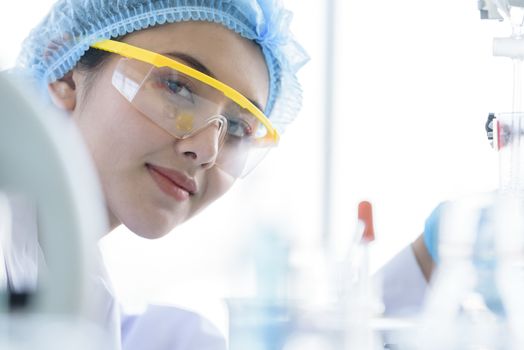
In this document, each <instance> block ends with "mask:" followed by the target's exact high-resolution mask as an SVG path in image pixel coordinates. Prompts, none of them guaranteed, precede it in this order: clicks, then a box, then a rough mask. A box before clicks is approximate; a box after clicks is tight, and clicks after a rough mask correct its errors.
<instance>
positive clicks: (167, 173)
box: [146, 164, 197, 201]
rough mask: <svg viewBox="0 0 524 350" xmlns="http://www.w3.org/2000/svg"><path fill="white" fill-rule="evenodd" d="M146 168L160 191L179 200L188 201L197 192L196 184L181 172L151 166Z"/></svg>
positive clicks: (147, 165)
mask: <svg viewBox="0 0 524 350" xmlns="http://www.w3.org/2000/svg"><path fill="white" fill-rule="evenodd" d="M146 167H147V169H148V170H149V173H150V174H151V176H152V177H153V179H154V180H155V182H156V183H157V185H158V186H159V187H160V189H161V190H162V191H164V192H165V193H166V194H168V195H170V196H172V197H175V199H177V200H180V201H182V200H186V199H188V198H189V196H192V195H194V194H195V193H196V192H197V185H196V182H195V181H194V180H193V179H191V178H190V177H188V176H186V175H184V174H183V173H181V172H179V171H176V170H173V169H168V168H163V167H160V166H156V165H151V164H146Z"/></svg>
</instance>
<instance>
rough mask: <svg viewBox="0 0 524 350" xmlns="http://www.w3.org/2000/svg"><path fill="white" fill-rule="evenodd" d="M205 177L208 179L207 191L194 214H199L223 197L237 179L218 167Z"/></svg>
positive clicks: (206, 181)
mask: <svg viewBox="0 0 524 350" xmlns="http://www.w3.org/2000/svg"><path fill="white" fill-rule="evenodd" d="M204 176H205V177H206V179H205V183H206V187H205V191H203V194H202V197H201V198H200V199H199V201H198V205H197V207H195V208H194V209H195V210H194V213H198V212H199V211H200V210H202V209H204V208H205V207H207V206H208V205H209V204H211V203H213V202H214V201H215V200H217V199H218V198H220V197H222V196H223V195H224V194H225V193H226V192H227V191H229V189H230V188H231V187H232V186H233V184H234V183H235V179H233V178H232V177H231V176H229V175H226V174H225V173H223V172H222V171H221V170H219V169H217V168H216V167H214V168H212V169H210V170H208V171H207V172H206V173H205V174H204Z"/></svg>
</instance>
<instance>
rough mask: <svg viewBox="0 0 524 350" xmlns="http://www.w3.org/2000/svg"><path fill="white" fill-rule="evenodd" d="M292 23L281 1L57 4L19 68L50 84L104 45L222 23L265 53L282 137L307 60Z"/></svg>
mask: <svg viewBox="0 0 524 350" xmlns="http://www.w3.org/2000/svg"><path fill="white" fill-rule="evenodd" d="M291 17H292V16H291V13H290V12H289V11H287V10H286V9H284V8H283V7H282V5H281V3H280V1H278V0H58V1H57V2H56V3H55V5H54V6H53V8H52V9H51V11H50V13H49V14H48V15H47V16H46V17H45V18H44V20H43V21H42V22H41V23H40V24H39V25H38V26H37V27H36V28H34V29H33V30H32V32H31V33H30V34H29V36H28V37H27V39H26V40H25V41H24V43H23V47H22V51H21V53H20V56H19V58H18V63H17V65H18V68H21V69H22V70H23V71H25V72H29V74H30V75H31V76H32V77H33V78H36V79H37V80H38V81H39V82H41V83H50V82H53V81H56V80H57V79H60V78H61V77H63V76H64V75H65V74H66V73H68V72H69V71H70V70H71V69H73V68H74V67H75V65H76V64H77V63H78V61H79V60H80V58H81V57H82V55H83V54H84V53H85V52H86V51H87V50H88V49H89V46H90V45H91V44H93V43H95V42H98V41H100V40H103V39H109V38H115V37H119V36H123V35H126V34H128V33H131V32H134V31H137V30H141V29H145V28H148V27H152V26H155V25H161V24H165V23H175V22H183V21H208V22H215V23H219V24H222V25H224V26H225V27H227V28H229V29H230V30H233V31H235V32H236V33H238V34H240V35H241V36H242V37H244V38H247V39H249V40H253V41H255V42H256V43H258V44H259V45H260V47H261V48H262V52H263V55H264V58H265V60H266V64H267V67H268V71H269V97H268V101H267V105H266V110H265V112H266V115H268V116H269V117H270V119H271V121H272V123H273V125H274V126H275V128H276V129H277V130H278V131H279V132H283V131H284V129H285V127H286V126H287V125H288V124H289V123H290V122H291V121H292V120H293V119H294V118H295V117H296V115H297V114H298V111H299V109H300V107H301V104H302V91H301V88H300V85H299V83H298V80H297V77H296V72H297V71H298V70H299V68H300V67H301V66H302V65H303V64H304V63H306V62H307V60H308V56H307V54H306V53H305V51H304V50H303V48H302V47H301V46H300V45H299V44H298V43H297V42H296V41H295V40H294V38H293V36H292V34H291V33H290V30H289V23H290V20H291Z"/></svg>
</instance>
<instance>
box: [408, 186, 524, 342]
mask: <svg viewBox="0 0 524 350" xmlns="http://www.w3.org/2000/svg"><path fill="white" fill-rule="evenodd" d="M523 212H524V207H523V205H522V201H521V200H520V199H519V198H518V197H515V196H511V195H505V194H500V193H487V194H479V195H472V196H467V197H464V198H460V199H458V200H453V201H449V202H446V203H444V204H443V205H442V207H441V215H440V222H439V238H440V239H439V259H440V261H439V266H438V269H437V271H436V274H435V277H434V278H433V280H432V287H431V291H430V293H429V296H428V300H427V303H426V305H425V308H424V311H423V314H422V318H421V324H420V329H419V331H418V332H416V334H417V335H418V336H417V337H416V342H415V343H416V345H413V344H412V346H413V348H416V349H450V350H452V349H457V350H458V349H461V350H467V349H497V350H509V349H512V350H513V349H515V350H516V349H522V348H523V346H524V343H523V342H522V340H523V339H522V335H521V334H520V333H521V332H520V330H521V329H522V328H521V327H522V325H523V320H524V314H523V312H522V311H524V303H523V302H522V300H521V298H519V297H517V296H518V295H522V294H523V293H524V275H523V270H522V267H523V266H524V265H523V263H524V235H523V232H524V216H523V215H522V213H523Z"/></svg>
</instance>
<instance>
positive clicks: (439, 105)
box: [0, 0, 512, 330]
mask: <svg viewBox="0 0 524 350" xmlns="http://www.w3.org/2000/svg"><path fill="white" fill-rule="evenodd" d="M52 2H53V1H50V0H33V1H25V2H12V3H10V7H9V10H8V11H7V10H5V11H1V12H0V43H1V45H0V69H2V70H3V69H8V68H9V67H11V66H12V65H13V63H14V61H15V59H16V56H17V53H18V51H19V48H20V45H21V42H22V40H23V38H24V37H25V36H26V35H27V34H28V33H29V31H30V29H31V28H32V27H33V26H34V25H35V24H36V23H37V22H38V21H39V20H40V19H41V18H42V17H43V15H44V13H46V12H47V10H48V9H49V8H50V6H51V4H52ZM285 3H286V4H287V6H288V8H289V9H290V10H292V12H293V13H294V19H293V22H292V28H293V31H294V33H295V36H296V37H297V39H298V40H299V42H301V43H302V44H303V46H304V47H305V49H306V50H307V51H308V53H309V55H310V56H311V61H310V62H309V63H308V64H307V65H306V66H305V67H304V68H303V70H302V71H301V73H300V79H301V82H302V85H303V90H304V104H303V109H302V112H301V114H300V115H299V117H298V119H297V120H296V122H294V123H293V124H292V125H291V126H290V127H289V128H288V130H287V131H286V133H285V134H284V135H283V136H282V139H281V143H280V145H279V147H278V148H277V149H275V150H273V151H271V153H270V154H269V155H268V156H267V158H266V159H265V161H264V162H263V163H262V164H261V165H260V166H259V167H258V168H257V169H256V170H255V171H254V172H253V173H252V174H251V175H250V176H249V177H248V178H246V179H244V180H239V181H238V182H237V184H236V186H235V187H234V188H233V189H232V190H231V191H230V192H229V193H228V194H226V195H225V196H224V197H223V198H221V199H220V200H219V201H218V202H217V204H216V205H212V206H211V207H209V208H208V209H207V210H206V211H204V212H203V213H201V214H200V215H199V216H197V217H196V218H194V219H192V220H191V221H189V222H187V223H185V224H184V225H182V226H180V227H178V228H176V229H175V230H174V232H172V233H171V234H169V235H168V236H166V237H165V238H162V239H159V240H155V241H149V240H145V239H142V238H138V237H136V236H134V235H133V234H131V233H129V232H127V231H126V229H125V228H119V229H117V230H115V231H114V232H112V233H111V234H109V235H107V236H106V237H105V238H103V239H102V241H101V242H100V246H101V248H102V251H103V254H104V258H105V260H106V263H107V266H108V268H109V272H110V275H111V277H112V279H113V283H114V286H115V289H116V291H117V294H118V295H119V296H120V298H121V299H122V301H123V303H124V306H125V307H126V308H129V309H130V310H134V309H139V308H140V307H142V306H143V305H144V304H145V303H146V302H157V303H166V304H172V305H178V306H181V307H184V308H188V309H192V310H196V311H198V312H202V313H203V314H205V315H207V316H208V317H209V318H210V319H211V320H212V321H213V322H214V323H215V324H217V325H218V326H219V327H220V328H221V329H223V330H224V328H223V327H224V326H223V325H224V324H225V318H226V313H225V309H224V306H223V304H222V303H221V302H220V300H221V298H222V297H224V296H231V295H242V294H245V293H249V290H246V286H249V285H250V284H249V271H248V269H247V268H246V266H245V265H244V264H243V262H244V261H246V260H245V258H246V256H248V255H249V254H250V252H251V251H250V248H249V238H250V237H252V236H253V235H254V234H256V233H257V232H259V231H261V230H274V231H275V230H276V231H278V232H279V233H281V234H283V235H285V236H286V237H288V239H289V241H290V242H291V250H292V259H294V260H293V261H294V262H295V263H296V264H297V265H300V266H306V267H307V268H310V269H311V270H314V269H315V264H316V262H317V254H318V252H319V250H321V248H322V246H323V244H324V242H325V239H326V237H329V236H331V237H334V236H348V237H349V236H351V235H352V234H353V233H354V231H355V225H356V215H357V209H356V208H357V205H358V202H359V201H361V200H369V201H371V202H372V204H373V207H374V219H375V231H376V236H377V239H376V241H375V242H374V243H373V245H372V247H371V263H372V269H373V270H377V269H379V268H380V267H381V266H383V265H384V264H385V263H387V261H388V260H389V259H390V258H391V257H393V256H394V255H395V254H396V253H397V252H398V251H399V250H400V249H402V248H403V247H405V246H406V245H408V244H409V243H410V242H411V241H412V240H414V239H415V238H416V237H417V236H418V235H419V234H420V233H421V232H422V230H423V226H424V221H425V219H426V217H427V216H428V215H429V213H430V212H431V210H432V209H433V208H434V207H435V206H436V205H437V204H438V203H439V202H440V201H442V200H445V199H449V198H455V197H458V196H460V195H462V194H466V193H471V192H480V191H488V190H491V189H494V188H495V187H496V186H497V181H498V173H497V172H498V170H497V166H498V164H497V155H496V153H495V151H493V150H492V149H491V148H490V145H489V143H488V141H487V138H486V133H485V130H484V123H485V121H486V118H487V115H488V113H489V112H503V111H509V110H510V109H511V91H512V86H511V81H512V80H511V79H512V76H511V74H512V71H511V68H512V67H511V62H510V61H509V59H504V58H493V57H492V54H491V47H492V38H493V37H495V36H508V35H509V34H510V32H509V28H506V27H505V25H503V24H501V23H497V22H487V21H481V20H480V18H479V12H478V10H477V2H476V1H474V0H471V1H455V0H444V1H439V2H435V1H429V0H406V1H401V2H398V1H388V0H375V1H357V0H339V1H312V0H287V1H285ZM313 276H314V275H313V274H312V275H311V278H312V279H313ZM312 284H314V282H312ZM317 284H318V283H317ZM247 289H249V288H247Z"/></svg>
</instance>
